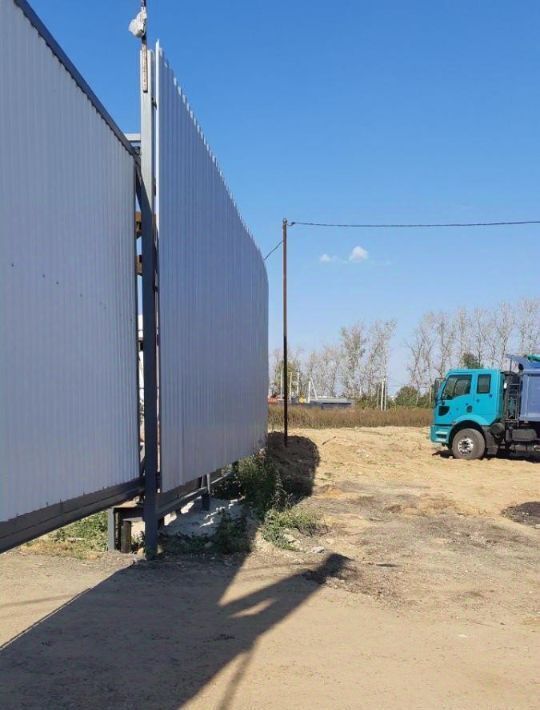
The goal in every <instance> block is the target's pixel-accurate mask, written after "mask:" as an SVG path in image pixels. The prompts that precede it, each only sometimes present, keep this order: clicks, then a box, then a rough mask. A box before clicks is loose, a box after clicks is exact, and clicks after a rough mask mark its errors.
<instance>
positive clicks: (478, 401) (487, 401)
mask: <svg viewBox="0 0 540 710" xmlns="http://www.w3.org/2000/svg"><path fill="white" fill-rule="evenodd" d="M475 379H476V386H474V384H473V387H474V398H473V399H474V403H473V406H474V413H475V414H477V415H478V416H479V417H481V418H482V419H483V420H484V421H485V423H486V425H487V424H492V423H493V422H494V421H495V419H496V418H497V415H498V410H499V397H498V396H496V395H497V387H498V385H499V379H500V378H498V377H497V375H496V373H494V375H492V374H491V373H489V372H482V373H479V374H478V375H477V376H476V378H475Z"/></svg>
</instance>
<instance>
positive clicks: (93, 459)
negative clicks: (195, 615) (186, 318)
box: [0, 0, 139, 520]
mask: <svg viewBox="0 0 540 710" xmlns="http://www.w3.org/2000/svg"><path fill="white" fill-rule="evenodd" d="M0 87H1V97H2V98H1V99H0V101H1V106H0V323H1V328H2V333H1V338H0V461H1V471H0V480H1V491H0V520H8V519H11V518H14V517H15V516H18V515H21V514H23V513H28V512H30V511H34V510H37V509H40V508H44V507H46V506H50V505H52V504H55V503H58V502H60V501H65V500H67V499H71V498H75V497H77V496H81V495H83V494H86V493H92V492H95V491H99V490H101V489H105V488H108V487H110V486H114V485H118V484H122V483H124V482H127V481H130V480H133V479H135V478H137V477H138V475H139V450H138V422H137V349H136V322H135V321H136V298H135V281H134V278H135V277H134V221H133V220H134V160H133V156H132V154H131V153H130V151H129V146H127V147H126V145H125V144H124V143H123V142H122V141H121V139H120V138H119V136H118V132H117V131H116V132H115V131H114V130H113V128H112V127H111V125H110V124H109V123H108V122H107V120H106V118H107V117H104V115H103V114H102V113H100V112H99V110H98V108H97V107H96V103H95V102H93V101H92V100H91V99H90V98H89V95H88V94H87V93H85V91H83V90H82V88H81V85H80V84H79V83H77V82H76V81H75V80H74V78H73V76H72V74H71V73H70V72H69V71H68V70H67V69H66V66H65V65H64V64H63V63H62V61H60V59H59V56H58V55H57V54H55V53H54V52H53V51H52V49H51V47H50V46H49V44H48V43H47V42H46V41H45V39H44V35H43V34H42V33H40V32H39V31H38V29H36V27H35V26H34V25H33V24H32V23H31V22H30V21H29V19H28V17H27V16H26V15H25V14H24V13H23V11H22V10H21V8H20V7H18V6H17V5H16V4H15V3H14V2H13V1H12V0H0Z"/></svg>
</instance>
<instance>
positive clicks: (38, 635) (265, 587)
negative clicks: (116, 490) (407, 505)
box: [0, 435, 345, 710]
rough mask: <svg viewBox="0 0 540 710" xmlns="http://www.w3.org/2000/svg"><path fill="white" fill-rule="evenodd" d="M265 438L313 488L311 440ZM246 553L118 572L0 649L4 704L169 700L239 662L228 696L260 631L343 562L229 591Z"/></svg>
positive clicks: (164, 707) (301, 485) (126, 704)
mask: <svg viewBox="0 0 540 710" xmlns="http://www.w3.org/2000/svg"><path fill="white" fill-rule="evenodd" d="M269 449H270V451H271V454H272V457H273V458H274V459H275V461H276V465H278V466H279V467H280V472H281V473H282V475H283V476H287V477H289V479H290V480H291V481H292V482H294V483H295V485H297V489H298V493H299V495H307V494H308V492H311V488H312V485H313V478H314V473H315V469H316V465H317V463H318V451H317V447H316V446H315V444H313V442H311V441H310V440H308V439H305V438H302V437H291V440H290V446H289V448H288V449H287V450H285V449H284V447H283V445H282V442H280V441H279V438H278V435H276V436H273V435H271V436H270V441H269ZM244 558H245V555H237V556H235V557H234V562H233V561H231V559H230V558H221V559H217V560H214V561H209V560H208V561H205V560H204V558H195V559H193V558H192V557H184V556H167V557H166V558H165V559H164V560H161V561H155V562H140V563H137V564H134V565H132V566H131V567H128V568H126V569H123V570H121V571H118V572H116V573H115V574H113V575H112V576H111V577H109V578H108V579H106V580H105V581H104V582H102V583H101V584H99V585H97V586H96V587H94V588H92V589H90V590H89V591H87V592H85V593H83V594H81V595H80V596H78V597H76V598H75V599H73V600H72V601H71V602H69V603H68V604H66V605H65V606H63V607H61V608H60V609H58V610H57V611H55V612H54V613H52V614H51V615H50V616H49V617H47V618H45V619H44V620H42V621H41V622H39V623H37V624H36V625H35V626H33V627H31V628H29V629H28V630H26V631H25V632H24V633H23V634H21V635H20V636H18V637H17V638H15V639H14V640H12V641H11V642H9V643H7V644H6V645H5V646H4V647H3V648H2V649H1V650H0V687H1V688H2V690H1V691H0V706H1V707H2V708H3V709H5V710H8V709H11V708H20V707H25V708H113V707H114V708H145V709H146V708H150V709H153V708H159V709H160V710H168V709H171V710H172V709H173V708H178V707H182V706H183V705H184V704H186V703H187V702H188V701H189V700H190V699H192V698H193V697H194V696H196V695H197V694H198V693H199V692H200V691H201V690H203V689H204V688H205V686H207V684H209V683H211V681H212V679H213V678H215V676H216V675H217V674H219V673H220V671H222V670H223V669H225V668H226V667H227V666H228V665H229V664H231V663H232V662H234V668H232V669H229V670H228V671H227V672H228V674H229V680H228V683H227V687H226V691H225V693H224V695H223V697H222V699H221V701H220V703H219V704H218V705H215V706H214V707H220V708H228V707H231V706H232V703H233V702H234V700H235V693H236V690H237V688H238V685H239V683H240V681H241V679H242V677H243V675H244V674H245V673H246V671H247V669H248V666H249V663H250V661H251V659H252V656H253V652H254V648H255V644H256V642H257V641H258V640H259V639H260V638H261V636H262V635H264V634H265V633H266V632H268V631H269V630H270V629H272V628H273V627H274V626H275V625H276V624H278V623H280V622H282V621H283V620H284V619H286V618H287V617H288V616H289V615H290V614H291V613H292V612H293V611H294V610H296V609H298V608H299V607H300V606H301V605H302V604H303V603H304V602H305V601H306V600H307V599H308V598H309V597H310V596H311V595H312V594H313V593H314V592H315V591H316V590H317V589H318V585H320V584H321V583H324V581H325V579H326V578H327V577H334V576H336V574H338V573H339V570H340V569H341V567H342V565H343V564H344V562H345V558H343V557H342V556H341V555H336V554H330V555H328V556H327V557H326V559H324V560H322V561H321V562H320V563H318V564H316V565H311V569H310V570H309V573H308V574H306V570H305V569H304V568H303V567H302V568H301V569H298V572H297V573H294V574H290V575H288V576H285V577H283V578H280V579H279V580H278V581H277V582H274V583H272V584H266V583H265V582H264V581H262V582H261V579H262V580H264V577H265V574H264V573H263V572H260V571H259V572H257V573H256V574H255V575H247V580H244V581H243V582H242V584H241V585H240V584H238V585H237V586H235V587H234V589H233V590H231V589H230V585H231V583H232V582H233V581H234V580H235V577H236V575H237V572H238V569H239V566H240V565H241V563H242V562H243V560H244ZM288 568H289V569H290V567H288ZM270 569H271V570H272V572H273V573H274V575H275V574H276V572H277V571H276V570H275V568H274V565H271V568H270ZM267 577H268V571H267ZM239 590H241V596H235V595H238V594H239ZM43 591H44V595H46V590H43Z"/></svg>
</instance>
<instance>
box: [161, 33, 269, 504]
mask: <svg viewBox="0 0 540 710" xmlns="http://www.w3.org/2000/svg"><path fill="white" fill-rule="evenodd" d="M156 58H157V121H156V124H157V168H156V174H157V207H156V210H157V225H158V236H159V285H160V288H159V303H160V416H161V419H160V422H161V474H162V479H161V480H162V490H164V491H166V490H170V489H172V488H175V487H176V486H179V485H181V484H182V483H186V482H188V481H190V480H192V479H194V478H196V477H198V476H201V475H203V474H206V473H210V472H212V471H214V470H216V469H218V468H221V467H223V466H225V465H227V464H229V463H231V462H232V461H235V460H237V459H240V458H242V457H244V456H248V455H249V454H252V453H254V452H255V451H257V450H258V449H259V448H260V447H261V446H262V445H263V444H264V441H265V436H266V426H267V393H268V284H267V277H266V269H265V266H264V262H263V260H262V258H261V254H260V252H259V250H258V248H257V246H256V245H255V243H254V241H253V238H252V237H251V235H250V234H249V232H248V231H247V229H246V227H245V225H244V223H243V222H242V219H241V217H240V215H239V213H238V210H237V208H236V205H235V203H234V201H233V200H232V198H231V195H230V193H229V191H228V189H227V186H226V185H225V183H224V180H223V176H222V174H221V172H220V170H219V167H218V166H217V164H216V161H215V158H214V157H213V156H212V154H211V153H210V151H209V149H208V146H207V144H206V141H205V140H204V137H203V136H202V133H201V131H200V129H199V127H198V125H197V123H196V121H195V119H194V117H193V114H192V112H191V110H190V108H189V106H188V104H187V102H186V99H185V96H184V95H183V94H182V92H181V90H180V88H179V86H178V84H177V82H176V79H175V77H174V74H173V72H172V70H171V68H170V67H169V65H168V64H167V62H166V60H165V58H164V55H163V52H162V50H161V49H160V47H159V45H158V47H157V49H156Z"/></svg>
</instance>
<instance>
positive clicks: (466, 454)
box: [452, 429, 486, 460]
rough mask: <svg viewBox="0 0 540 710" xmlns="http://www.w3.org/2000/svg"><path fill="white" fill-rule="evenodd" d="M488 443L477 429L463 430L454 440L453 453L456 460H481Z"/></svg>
mask: <svg viewBox="0 0 540 710" xmlns="http://www.w3.org/2000/svg"><path fill="white" fill-rule="evenodd" d="M485 450H486V441H485V439H484V437H483V435H482V434H481V433H480V432H479V431H477V430H476V429H462V430H461V431H458V433H457V434H456V435H455V436H454V438H453V440H452V453H453V454H454V458H456V459H469V460H471V459H481V458H482V456H483V455H484V452H485Z"/></svg>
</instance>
